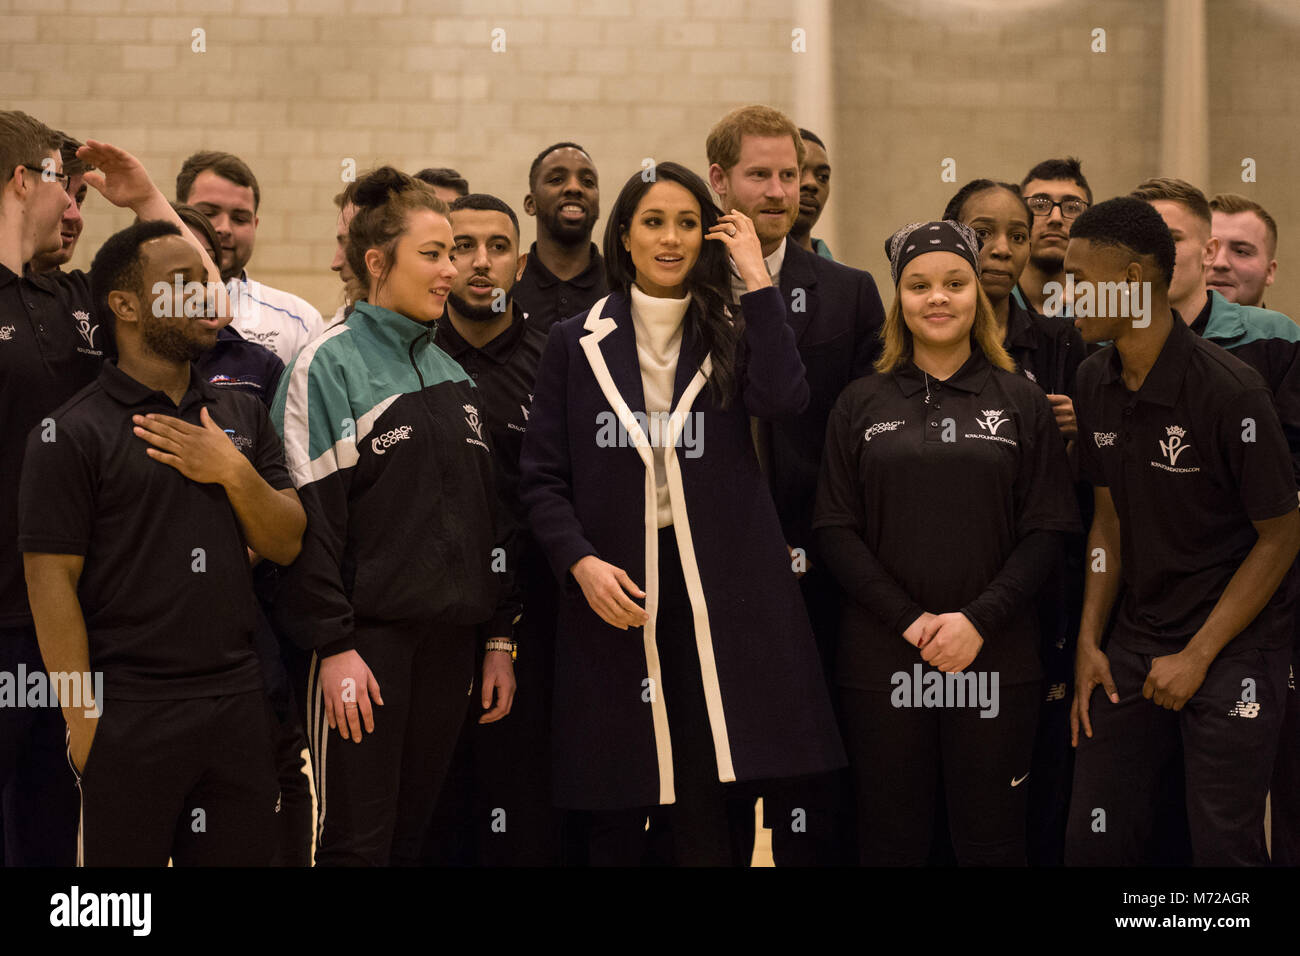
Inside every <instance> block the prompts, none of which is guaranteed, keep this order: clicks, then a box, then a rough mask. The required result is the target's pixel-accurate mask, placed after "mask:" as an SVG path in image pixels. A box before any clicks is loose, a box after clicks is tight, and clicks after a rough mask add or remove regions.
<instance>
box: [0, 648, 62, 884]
mask: <svg viewBox="0 0 1300 956" xmlns="http://www.w3.org/2000/svg"><path fill="white" fill-rule="evenodd" d="M20 665H21V666H22V667H23V668H24V669H25V671H26V673H27V674H29V675H30V674H44V673H45V663H44V662H43V661H42V659H41V650H40V646H39V645H38V644H37V642H36V631H35V630H34V629H32V628H30V627H24V628H10V629H4V630H0V672H4V673H6V674H8V675H9V676H10V679H11V680H14V681H16V680H17V679H18V673H19V667H20ZM17 692H18V693H20V694H24V695H25V693H26V688H21V687H20V688H17ZM24 700H25V697H24ZM46 704H47V705H46V706H44V707H9V706H3V707H0V806H2V807H3V811H2V812H0V818H2V819H3V820H4V829H3V831H2V832H3V837H4V839H3V841H2V843H0V845H2V846H3V850H4V852H3V853H2V854H0V857H3V860H4V864H5V865H6V866H72V865H74V864H75V863H76V860H77V816H78V812H79V811H78V805H79V800H78V797H77V781H76V778H75V777H74V776H73V774H72V770H71V769H70V768H69V767H68V758H67V749H66V739H67V727H66V726H65V724H64V722H63V713H62V711H61V710H60V709H59V707H58V705H57V703H56V702H54V701H48V700H47V702H46Z"/></svg>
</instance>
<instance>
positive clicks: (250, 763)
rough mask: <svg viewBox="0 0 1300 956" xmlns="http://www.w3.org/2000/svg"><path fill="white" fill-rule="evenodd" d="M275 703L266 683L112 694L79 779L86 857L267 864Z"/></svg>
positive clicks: (124, 862)
mask: <svg viewBox="0 0 1300 956" xmlns="http://www.w3.org/2000/svg"><path fill="white" fill-rule="evenodd" d="M270 721H271V715H270V708H269V706H268V705H267V701H266V694H265V693H264V692H263V691H261V690H260V689H259V690H256V691H249V692H246V693H240V694H227V695H224V696H220V697H194V698H189V699H186V700H159V701H136V700H106V701H104V704H103V714H102V715H101V716H100V718H99V725H98V727H97V728H96V730H95V739H94V742H93V743H92V744H91V747H90V756H89V757H87V758H86V765H85V767H83V768H82V773H81V777H80V780H79V781H78V785H79V786H80V788H81V833H80V854H79V856H80V860H79V862H80V863H81V864H82V865H84V866H166V865H167V860H168V858H169V857H170V858H171V859H172V861H173V862H174V863H175V865H176V866H267V865H268V864H269V863H270V862H271V852H272V850H273V848H274V845H275V839H274V838H275V807H276V799H277V797H278V794H279V787H278V785H277V784H276V779H275V763H274V752H273V748H272V743H271V731H270Z"/></svg>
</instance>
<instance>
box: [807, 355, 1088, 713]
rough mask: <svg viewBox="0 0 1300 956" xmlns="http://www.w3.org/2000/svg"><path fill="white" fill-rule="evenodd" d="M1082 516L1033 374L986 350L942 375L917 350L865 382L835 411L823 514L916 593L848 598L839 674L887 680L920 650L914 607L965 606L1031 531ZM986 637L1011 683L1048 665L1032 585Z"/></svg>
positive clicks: (985, 666) (849, 681)
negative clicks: (882, 604) (888, 599)
mask: <svg viewBox="0 0 1300 956" xmlns="http://www.w3.org/2000/svg"><path fill="white" fill-rule="evenodd" d="M1078 526H1079V522H1078V515H1077V512H1076V509H1075V504H1074V495H1073V492H1072V490H1071V485H1070V473H1069V465H1068V463H1067V461H1066V457H1065V447H1064V445H1063V444H1062V442H1061V439H1060V434H1059V432H1058V430H1057V427H1056V422H1055V420H1054V418H1053V416H1052V410H1051V406H1050V405H1049V404H1048V401H1047V398H1046V396H1045V395H1044V393H1043V390H1042V389H1041V388H1039V387H1038V386H1037V385H1035V384H1034V383H1033V382H1031V381H1029V380H1028V379H1026V378H1024V377H1023V376H1020V375H1014V374H1012V373H1010V372H1005V371H1003V370H1002V369H997V368H994V367H993V366H991V365H990V364H989V362H988V360H987V359H986V358H985V357H984V353H983V352H981V351H979V350H978V349H977V350H975V351H974V352H972V354H971V357H970V358H969V359H968V360H967V361H966V363H965V364H964V365H963V366H962V367H961V368H960V369H959V370H958V371H957V372H956V373H955V374H954V375H953V376H952V377H950V378H948V379H947V380H945V381H942V382H940V381H937V380H936V379H934V378H929V377H928V376H926V375H925V374H924V373H923V372H921V371H920V370H919V369H917V368H916V366H915V365H912V364H910V363H909V364H908V365H906V366H905V367H903V368H902V369H900V370H898V371H896V372H893V373H890V374H887V375H869V376H867V377H865V378H860V379H858V380H857V381H855V382H853V383H852V384H851V385H849V386H848V387H847V388H846V389H845V390H844V391H843V393H842V394H841V395H840V397H839V399H838V400H837V401H836V403H835V407H834V409H833V411H832V412H831V417H830V423H829V427H828V429H827V433H826V453H825V456H824V458H823V463H822V474H821V481H820V484H819V486H818V492H817V506H816V510H815V514H814V518H813V527H814V528H827V527H843V528H848V529H849V530H851V531H852V532H854V533H855V534H857V535H859V536H860V537H861V538H862V541H863V543H864V544H865V545H866V546H867V548H868V550H869V551H870V552H871V554H872V555H874V557H875V558H876V560H877V561H878V562H879V564H880V565H881V569H882V571H883V572H884V573H886V574H888V575H889V576H890V577H891V578H892V579H893V581H894V582H895V583H896V584H897V585H898V587H900V588H901V589H902V590H903V592H905V594H906V597H908V598H910V599H911V602H912V604H913V606H912V607H910V608H909V607H899V608H890V609H885V608H867V607H862V606H860V605H858V604H856V603H852V602H846V606H845V610H844V617H843V620H842V623H841V629H840V635H841V636H840V643H839V650H838V653H837V661H836V680H837V682H838V683H839V684H841V685H842V686H848V687H860V688H865V689H873V688H878V689H883V688H888V687H889V686H890V676H891V675H892V674H893V673H894V672H896V671H905V672H908V673H911V668H912V666H913V665H914V664H916V663H919V662H921V655H920V652H919V651H918V650H917V649H916V648H915V647H913V646H912V645H910V644H908V643H907V642H906V641H904V640H903V638H902V633H903V630H904V629H905V628H906V627H907V626H908V625H909V624H911V622H912V620H914V619H915V616H916V614H919V613H920V611H930V612H931V613H934V614H941V613H945V612H948V611H960V610H962V609H963V608H965V607H966V605H968V604H970V603H971V602H973V601H974V600H975V599H976V598H978V597H980V596H981V595H982V594H983V593H984V591H985V589H986V588H988V587H989V585H990V583H991V582H992V581H993V580H994V578H995V577H997V575H998V574H999V572H1000V571H1001V570H1002V568H1003V565H1004V564H1006V562H1007V559H1008V558H1009V557H1010V556H1011V553H1012V551H1013V550H1015V548H1016V545H1017V544H1018V543H1019V542H1020V541H1021V539H1023V538H1024V537H1025V536H1026V535H1028V534H1030V533H1031V532H1034V531H1074V530H1077V529H1078ZM895 612H897V613H895ZM913 612H914V613H913ZM904 617H905V618H907V620H902V619H901V618H904ZM886 618H889V619H886ZM978 626H979V625H978V624H977V627H978ZM981 636H982V637H983V638H984V646H983V647H982V648H981V650H980V653H979V655H978V656H977V657H976V658H975V662H974V663H973V664H972V665H971V667H972V668H973V669H974V670H976V671H990V672H992V671H996V672H998V673H999V675H1000V677H999V679H1000V681H1001V683H1002V684H1008V685H1009V684H1014V683H1024V682H1026V681H1031V680H1034V679H1036V678H1037V677H1038V676H1039V661H1038V623H1037V616H1036V612H1035V610H1034V607H1033V603H1032V595H1028V596H1026V598H1025V600H1024V606H1023V611H1022V612H1021V613H1018V614H1014V615H1012V617H1011V619H1010V620H1009V621H1008V622H1007V623H1006V626H1005V627H1004V628H1003V629H1001V630H1000V631H998V632H997V633H983V632H981ZM927 667H928V665H927Z"/></svg>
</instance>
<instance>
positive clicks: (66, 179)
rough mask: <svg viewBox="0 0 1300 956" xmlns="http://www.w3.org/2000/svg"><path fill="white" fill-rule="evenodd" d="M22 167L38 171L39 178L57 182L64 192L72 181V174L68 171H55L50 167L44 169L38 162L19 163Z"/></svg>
mask: <svg viewBox="0 0 1300 956" xmlns="http://www.w3.org/2000/svg"><path fill="white" fill-rule="evenodd" d="M18 165H19V166H21V167H22V168H23V169H30V170H31V171H32V172H34V173H40V174H41V179H43V180H45V181H46V182H51V183H53V182H57V183H58V184H59V186H60V187H62V189H63V191H64V192H67V191H68V186H69V185H71V183H72V176H70V175H69V174H68V173H56V172H54V171H53V170H52V169H48V170H47V169H46V168H45V167H44V166H42V165H41V164H40V163H19V164H18Z"/></svg>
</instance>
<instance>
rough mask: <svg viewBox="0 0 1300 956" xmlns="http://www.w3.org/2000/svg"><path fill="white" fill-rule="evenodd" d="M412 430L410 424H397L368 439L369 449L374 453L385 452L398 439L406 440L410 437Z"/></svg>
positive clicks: (381, 453) (382, 453)
mask: <svg viewBox="0 0 1300 956" xmlns="http://www.w3.org/2000/svg"><path fill="white" fill-rule="evenodd" d="M413 430H414V427H413V426H411V425H398V426H397V427H396V428H394V429H392V430H391V431H386V432H384V433H383V434H382V435H377V436H375V437H374V438H372V439H370V450H371V451H373V452H374V453H375V454H376V455H384V454H387V453H388V449H390V448H392V447H393V446H394V445H396V444H397V443H398V442H399V441H406V439H408V438H410V437H411V432H412V431H413Z"/></svg>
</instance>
